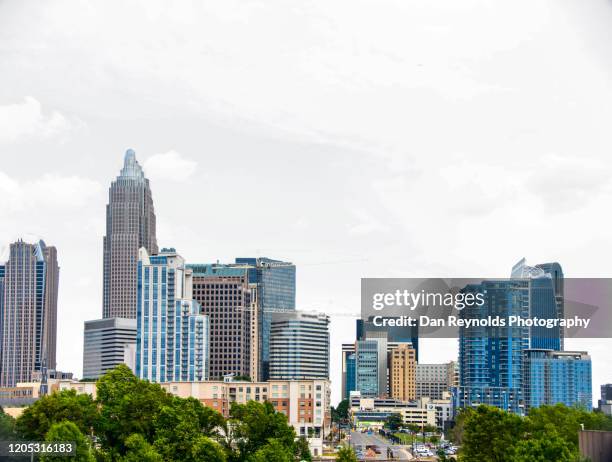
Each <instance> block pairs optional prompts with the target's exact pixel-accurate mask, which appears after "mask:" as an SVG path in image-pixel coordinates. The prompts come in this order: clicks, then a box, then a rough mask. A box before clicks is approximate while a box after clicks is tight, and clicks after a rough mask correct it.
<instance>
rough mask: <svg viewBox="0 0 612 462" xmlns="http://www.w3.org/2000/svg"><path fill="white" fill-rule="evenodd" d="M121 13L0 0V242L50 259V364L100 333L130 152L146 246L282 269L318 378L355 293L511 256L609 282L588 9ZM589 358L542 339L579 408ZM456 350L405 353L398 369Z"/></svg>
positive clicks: (607, 99) (603, 148) (411, 3)
mask: <svg viewBox="0 0 612 462" xmlns="http://www.w3.org/2000/svg"><path fill="white" fill-rule="evenodd" d="M144 6H145V3H144V2H143V3H138V2H130V4H129V5H123V6H122V7H118V6H117V5H116V4H113V2H102V3H98V4H97V5H94V4H91V5H85V4H79V5H75V4H74V3H73V2H63V1H60V2H53V5H51V4H39V3H29V2H16V1H11V0H8V1H5V2H2V3H1V4H0V39H1V40H2V42H3V43H4V46H3V47H2V49H1V50H0V57H1V58H2V59H0V75H1V76H2V81H3V83H4V85H1V86H0V126H1V127H2V130H0V152H2V155H1V159H2V165H1V166H0V192H1V194H0V213H2V216H3V224H2V226H0V248H1V249H2V250H5V251H8V246H9V244H10V243H11V242H14V241H15V240H16V239H17V238H18V237H24V238H26V240H27V241H28V242H35V241H36V240H37V238H43V239H44V240H45V242H47V243H49V244H52V245H54V246H55V247H57V249H58V260H59V263H60V266H61V267H62V274H61V281H60V286H59V305H58V316H59V317H58V358H57V360H58V368H59V369H61V370H71V371H74V372H75V373H76V374H77V375H78V374H79V372H80V369H81V364H82V358H81V349H82V348H81V346H80V342H81V333H82V329H83V322H84V321H86V320H91V319H98V318H99V317H100V309H101V306H100V302H101V300H102V284H101V281H102V278H103V276H102V266H103V262H102V261H103V255H102V248H101V247H102V242H101V241H102V236H104V233H105V221H104V220H105V218H104V209H105V206H106V200H107V198H108V197H107V188H108V185H109V182H110V181H111V180H112V179H114V178H115V177H116V176H117V173H118V171H119V170H120V168H121V165H122V159H121V156H122V153H123V152H124V151H125V150H126V149H127V148H130V147H131V148H133V149H135V150H136V152H137V153H138V154H137V155H138V157H139V162H140V163H141V165H143V167H144V170H145V171H146V173H147V177H148V178H150V180H151V182H152V185H153V194H154V200H155V213H156V215H157V218H158V219H157V223H156V225H157V235H158V236H159V246H160V247H162V246H173V247H175V248H176V249H177V250H178V251H179V252H181V254H182V255H184V256H185V258H186V259H187V261H189V262H216V261H217V260H219V261H221V262H227V263H231V262H234V261H235V258H236V257H240V256H245V255H246V256H269V257H271V258H277V259H280V260H283V261H291V262H293V263H294V264H295V265H296V267H297V280H298V283H297V300H296V307H298V308H299V309H307V310H319V311H324V312H327V313H328V314H330V315H331V323H330V336H331V344H332V351H331V370H332V371H335V370H340V360H341V353H340V345H341V344H342V343H344V342H350V341H352V340H354V337H355V331H354V328H355V326H354V322H353V319H354V318H347V317H346V316H344V315H343V316H339V315H338V313H351V314H355V315H357V314H358V312H359V290H360V278H361V277H376V276H378V277H421V276H431V277H465V276H470V277H471V276H482V277H484V278H496V277H507V275H508V268H509V267H510V266H511V265H512V264H513V263H514V262H515V261H516V260H517V259H518V258H520V257H522V256H526V257H528V259H529V261H531V262H546V261H558V262H560V263H561V264H562V265H563V268H564V272H565V277H566V278H575V277H594V276H597V277H606V276H609V274H610V270H609V260H610V251H609V249H611V248H612V234H611V233H610V232H609V219H608V217H607V215H606V214H605V213H604V212H602V211H605V210H607V209H608V208H609V204H610V203H612V159H611V158H610V148H609V142H608V139H609V122H608V121H609V120H610V112H611V111H612V109H611V108H612V80H611V79H610V78H609V75H610V72H612V65H611V62H612V61H610V60H609V59H608V54H609V48H610V43H609V40H608V33H609V23H610V18H611V17H612V8H611V6H610V4H609V2H606V1H604V0H593V1H592V2H559V1H557V0H544V1H542V2H538V4H537V5H536V4H534V2H529V1H527V0H520V1H516V2H509V3H507V4H504V5H499V6H498V7H497V8H495V9H492V8H490V6H489V5H488V4H487V2H480V1H478V0H473V1H472V0H470V1H468V2H465V3H464V2H461V3H458V2H456V1H452V0H442V1H441V2H437V3H436V4H435V5H434V4H433V3H430V2H420V1H417V0H406V1H390V2H384V3H381V4H377V6H376V8H375V14H374V15H373V13H372V11H373V9H372V5H371V4H369V3H367V2H352V3H351V5H350V6H347V5H344V4H336V3H330V2H320V3H316V2H315V3H313V4H308V5H304V4H303V2H297V3H295V2H284V3H279V4H253V3H248V2H247V3H244V4H243V3H239V4H236V3H233V2H229V3H224V4H222V5H217V7H216V8H211V7H209V6H208V5H206V4H202V5H199V4H195V5H181V6H176V7H175V8H172V11H169V10H168V9H167V8H166V7H165V6H164V5H163V4H153V5H152V4H151V2H146V6H147V8H144ZM526 11H527V12H528V14H525V12H526ZM347 12H350V14H347ZM364 24H368V27H364ZM111 25H112V28H111ZM118 31H119V32H118ZM245 37H248V40H246V39H245ZM485 38H486V39H485ZM245 223H248V224H249V226H248V228H246V229H245ZM31 234H34V235H35V236H36V238H32V239H30V238H29V237H28V235H31ZM0 253H3V254H4V255H3V258H1V260H5V259H6V254H5V252H0ZM347 319H348V320H350V322H348V321H347ZM75 333H78V335H76V334H75ZM611 347H612V342H611V341H610V340H607V339H599V340H593V341H576V340H572V339H568V340H567V341H566V345H565V349H566V350H570V351H589V354H590V355H591V357H592V360H593V386H594V388H595V390H594V393H593V395H594V396H596V395H597V394H598V393H597V387H598V386H599V385H600V384H602V383H612V359H611V358H610V355H609V351H610V348H611ZM456 351H457V341H456V340H448V341H444V340H440V341H438V340H428V339H423V340H422V342H421V344H420V345H419V360H420V361H423V362H427V363H433V362H446V361H449V360H452V359H456V358H455V357H456ZM332 379H333V380H334V384H333V386H334V401H337V398H338V397H339V390H340V385H339V382H340V379H339V378H338V377H336V376H332Z"/></svg>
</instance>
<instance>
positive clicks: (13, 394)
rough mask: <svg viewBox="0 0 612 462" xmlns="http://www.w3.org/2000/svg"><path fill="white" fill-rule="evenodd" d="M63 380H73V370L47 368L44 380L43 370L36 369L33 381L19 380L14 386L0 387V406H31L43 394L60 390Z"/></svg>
mask: <svg viewBox="0 0 612 462" xmlns="http://www.w3.org/2000/svg"><path fill="white" fill-rule="evenodd" d="M62 381H73V378H72V372H62V371H56V370H47V371H46V373H45V380H44V381H43V372H41V371H36V372H34V374H33V376H32V380H31V381H28V382H18V383H16V384H15V386H12V387H0V406H2V407H3V408H7V407H19V406H29V405H31V404H32V403H34V402H35V401H36V400H37V399H39V398H40V397H41V396H43V395H45V394H48V393H53V392H54V391H56V390H59V383H60V382H62Z"/></svg>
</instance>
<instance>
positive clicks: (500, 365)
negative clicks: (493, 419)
mask: <svg viewBox="0 0 612 462" xmlns="http://www.w3.org/2000/svg"><path fill="white" fill-rule="evenodd" d="M529 289H530V286H529V280H527V279H509V280H498V281H482V283H480V284H472V285H468V286H467V287H466V288H464V289H463V292H464V293H473V294H474V295H476V294H481V295H482V297H483V299H484V303H483V304H482V305H480V306H478V305H473V306H469V307H466V308H465V309H463V310H462V311H461V313H460V317H461V318H462V319H487V318H488V317H489V316H491V317H492V318H495V317H497V316H499V317H500V318H507V317H508V316H521V317H524V318H526V317H528V315H529ZM528 347H529V329H528V328H526V327H512V328H510V327H507V328H502V327H499V328H496V327H493V328H489V327H484V326H483V327H471V328H470V329H467V328H465V327H460V328H459V377H460V386H459V387H458V388H456V389H454V391H453V393H454V399H455V408H462V407H471V406H477V405H479V404H488V405H491V406H496V407H499V408H501V409H504V410H506V411H509V412H515V413H518V414H523V413H524V412H525V402H524V401H525V400H524V397H523V386H522V385H523V384H522V374H523V352H524V350H526V349H527V348H528Z"/></svg>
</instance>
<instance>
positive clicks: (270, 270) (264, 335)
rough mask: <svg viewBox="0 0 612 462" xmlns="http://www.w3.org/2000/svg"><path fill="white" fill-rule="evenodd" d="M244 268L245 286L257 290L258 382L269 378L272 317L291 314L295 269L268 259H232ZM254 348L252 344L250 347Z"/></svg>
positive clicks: (293, 300) (290, 264)
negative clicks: (250, 286) (247, 278)
mask: <svg viewBox="0 0 612 462" xmlns="http://www.w3.org/2000/svg"><path fill="white" fill-rule="evenodd" d="M236 265H237V266H246V267H247V268H248V275H249V283H250V284H255V285H256V287H257V303H256V306H257V326H258V331H257V348H256V349H255V351H254V355H257V358H258V361H257V362H258V365H257V369H258V373H259V380H267V379H268V378H269V376H270V371H269V369H270V330H271V326H272V315H273V314H274V313H276V312H282V311H293V310H295V265H294V264H293V263H290V262H285V261H281V260H273V259H271V258H266V257H259V258H236ZM253 345H255V344H253Z"/></svg>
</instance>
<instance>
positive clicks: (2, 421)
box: [0, 407, 17, 441]
mask: <svg viewBox="0 0 612 462" xmlns="http://www.w3.org/2000/svg"><path fill="white" fill-rule="evenodd" d="M16 439H17V432H16V431H15V419H13V418H12V417H11V416H10V415H8V414H6V413H5V412H4V409H2V407H0V441H11V440H16Z"/></svg>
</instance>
